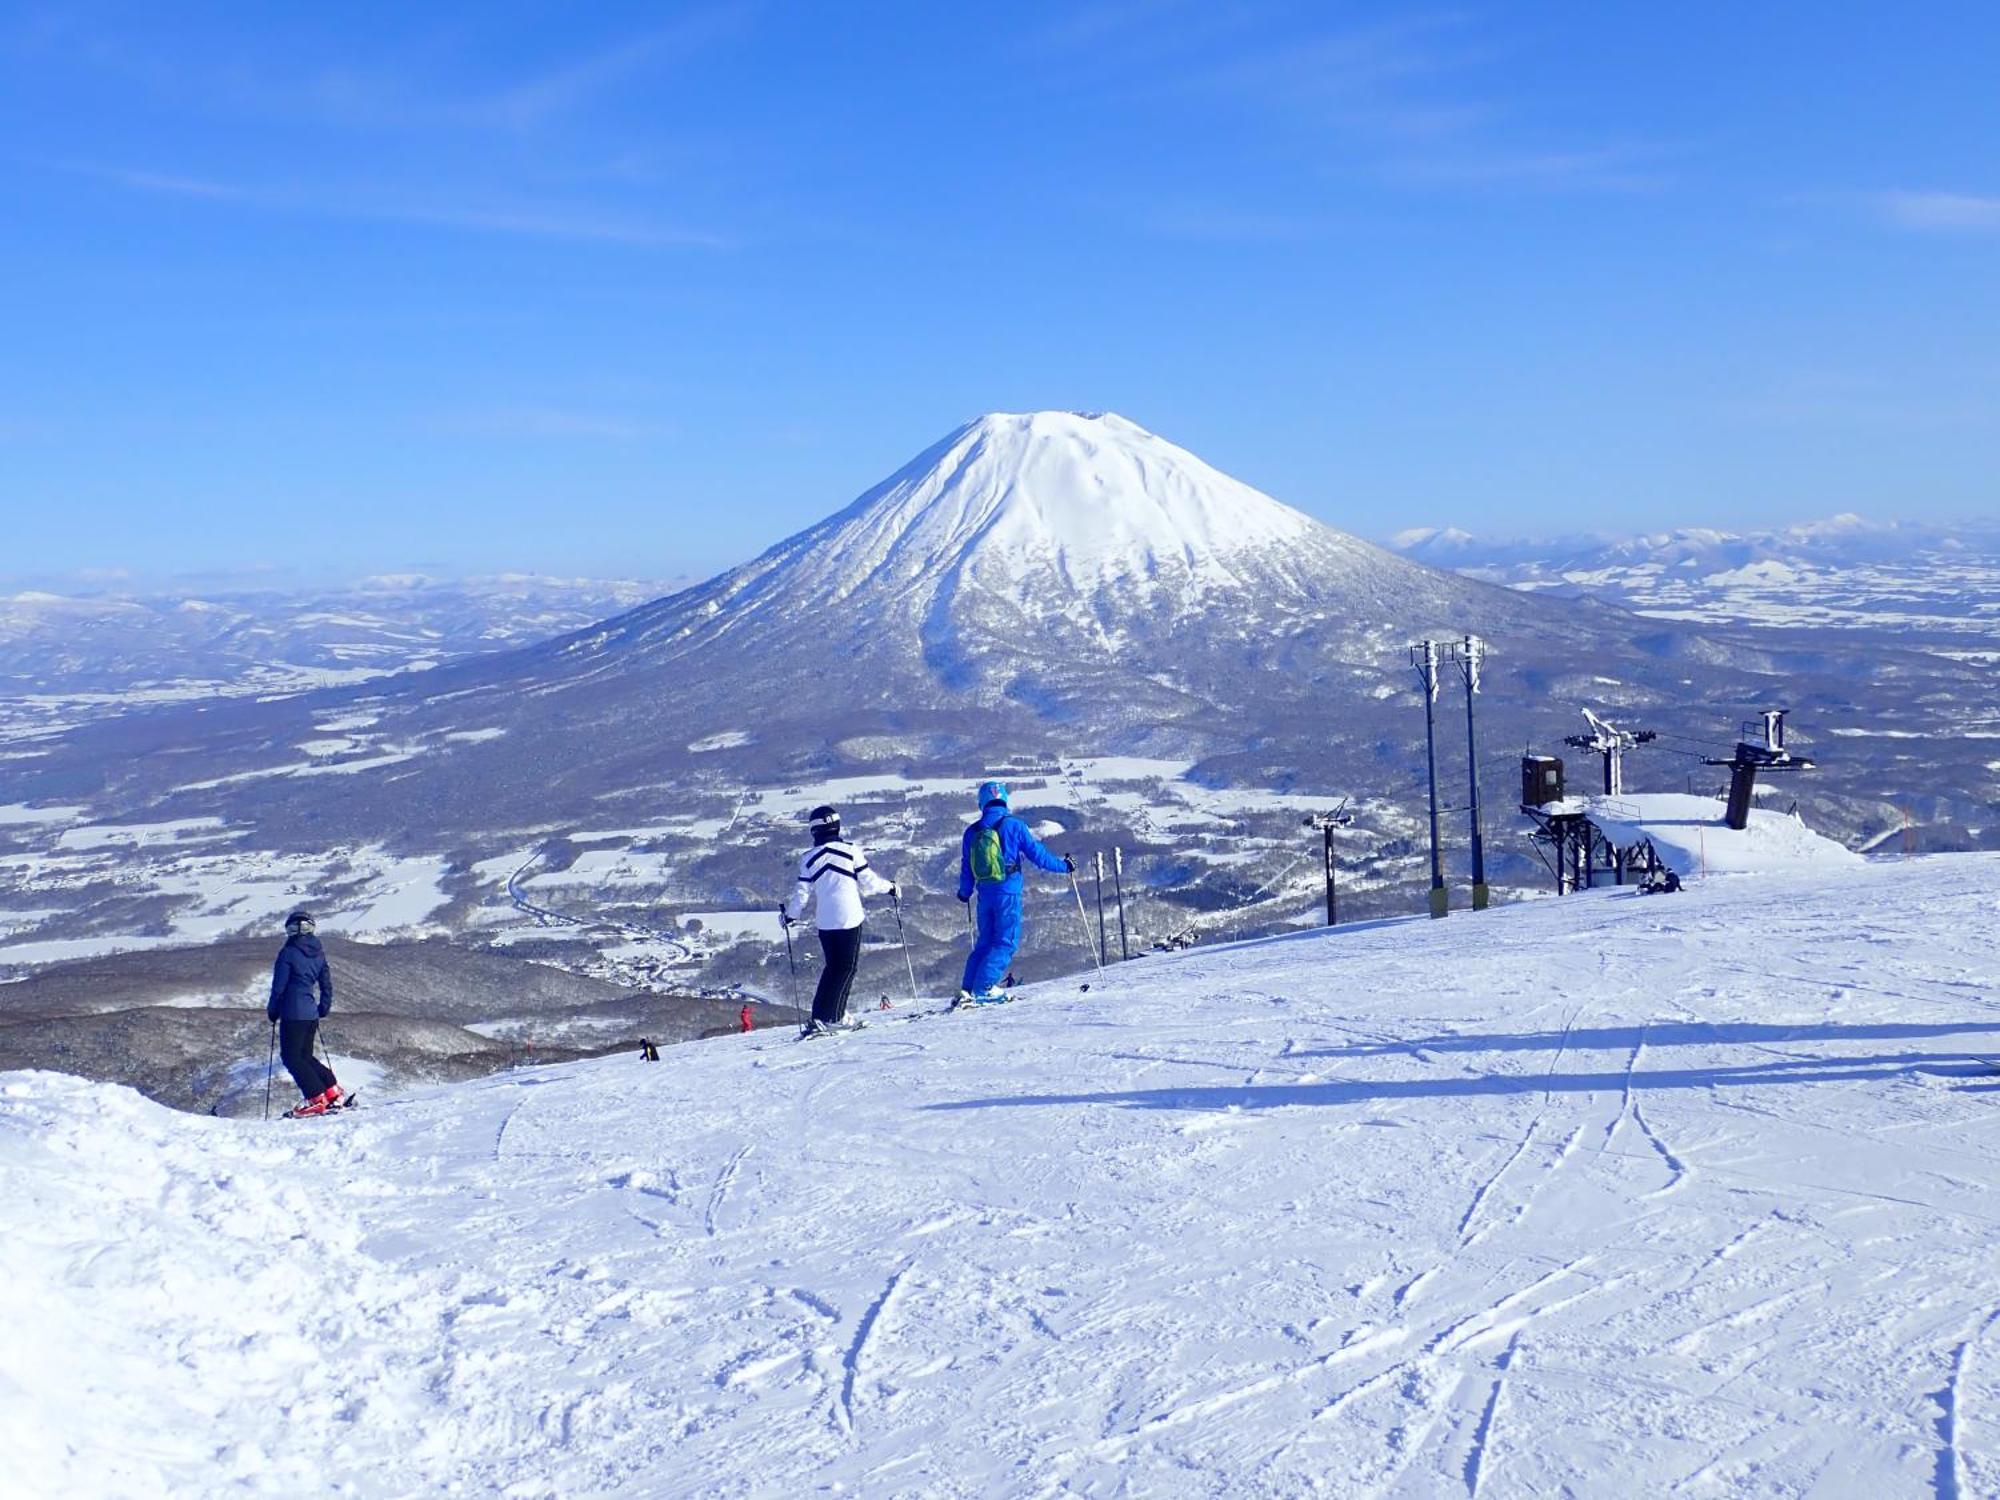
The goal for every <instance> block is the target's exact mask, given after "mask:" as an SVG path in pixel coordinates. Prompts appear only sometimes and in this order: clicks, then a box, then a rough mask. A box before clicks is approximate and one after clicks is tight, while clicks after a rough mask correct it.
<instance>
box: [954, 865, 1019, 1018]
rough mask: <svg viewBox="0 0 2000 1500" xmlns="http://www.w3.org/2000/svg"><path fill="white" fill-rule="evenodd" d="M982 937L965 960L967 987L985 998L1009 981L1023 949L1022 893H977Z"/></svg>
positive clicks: (1000, 888) (989, 889) (997, 888)
mask: <svg viewBox="0 0 2000 1500" xmlns="http://www.w3.org/2000/svg"><path fill="white" fill-rule="evenodd" d="M972 903H973V913H974V916H975V918H976V920H977V922H978V936H977V938H976V939H975V940H974V942H973V944H972V953H971V956H970V957H968V958H967V959H966V960H965V979H964V987H965V988H966V989H968V990H970V991H972V993H973V994H975V995H983V994H985V993H986V992H987V991H988V990H990V989H993V988H995V987H996V986H997V985H998V984H999V983H1000V981H1001V980H1003V979H1005V978H1006V977H1007V967H1008V965H1010V964H1012V963H1013V962H1014V950H1015V949H1016V948H1018V947H1020V946H1021V893H1020V891H1018V890H1010V889H1009V888H1008V887H1006V886H1004V885H983V886H981V887H979V889H978V890H977V891H975V892H974V893H973V897H972Z"/></svg>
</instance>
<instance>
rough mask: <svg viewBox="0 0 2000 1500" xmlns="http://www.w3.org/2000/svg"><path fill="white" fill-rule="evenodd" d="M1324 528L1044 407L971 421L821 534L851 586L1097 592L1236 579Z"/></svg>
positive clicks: (1106, 422)
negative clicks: (1174, 578) (926, 584)
mask: <svg viewBox="0 0 2000 1500" xmlns="http://www.w3.org/2000/svg"><path fill="white" fill-rule="evenodd" d="M1323 529H1324V528H1321V527H1320V526H1319V524H1318V523H1317V522H1315V521H1313V520H1312V519H1311V518H1310V517H1308V516H1305V515H1301V514H1300V513H1299V512H1298V511H1295V510H1292V509H1291V508H1290V507H1288V506H1285V505H1281V504H1280V503H1279V502H1277V501H1276V500H1273V499H1271V498H1270V497H1269V496H1267V495H1263V494H1260V493H1259V492H1258V491H1256V490H1254V489H1251V488H1250V487H1249V486H1248V485H1246V484H1243V483H1241V482H1240V481H1238V480H1235V479H1231V478H1230V477H1229V476H1228V475H1226V474H1223V473H1221V472H1219V471H1218V470H1216V469H1214V468H1211V467H1210V466H1209V465H1208V464H1205V463H1203V462H1202V461H1201V460H1200V459H1199V458H1196V457H1195V456H1194V455H1193V454H1192V453H1189V452H1188V451H1187V450H1186V449H1184V448H1179V447H1176V446H1175V445H1174V444H1172V443H1170V442H1168V441H1166V440H1165V439H1164V438H1161V437H1158V436H1156V435H1154V434H1153V433H1150V432H1148V431H1146V429H1145V428H1143V427H1140V426H1139V425H1138V424H1137V423H1135V422H1131V421H1128V420H1126V419H1125V418H1124V417H1121V416H1118V415H1117V414H1116V413H1112V412H1104V413H1081V412H1065V411H1040V412H1026V413H1012V412H999V413H993V414H990V415H987V416H983V417H980V418H979V419H978V420H976V421H972V422H968V423H966V424H965V425H964V426H963V427H961V428H959V429H958V430H957V431H956V432H953V433H952V434H951V435H950V436H948V437H947V438H945V439H944V441H942V442H940V443H938V444H936V445H934V446H933V447H931V448H929V449H926V450H925V451H924V452H923V453H921V454H919V455H918V456H917V457H916V458H915V459H913V460H912V461H911V462H910V463H908V464H906V465H905V466H904V467H903V468H902V469H900V470H898V471H897V472H896V473H895V474H892V475H891V476H890V477H889V478H888V479H887V480H885V481H883V482H882V483H881V484H880V485H877V486H876V487H875V488H874V489H872V490H870V491H868V492H867V493H866V494H864V495H863V496H861V498H860V499H859V500H857V501H855V502H854V504H853V505H851V506H849V507H848V508H847V509H846V510H845V511H842V512H841V513H840V514H839V515H837V516H834V517H833V518H832V519H831V520H830V521H828V522H827V523H825V524H824V525H823V526H821V527H819V528H815V530H814V531H813V532H811V533H808V536H810V537H811V538H812V541H813V546H812V551H813V553H814V554H822V555H824V556H825V559H826V561H827V563H828V564H830V565H831V569H832V570H837V573H838V575H839V576H840V577H841V578H842V579H844V580H847V581H849V582H853V581H856V580H860V579H864V578H867V577H870V576H874V575H878V574H879V575H886V576H887V577H889V578H893V579H899V580H904V581H910V580H915V579H917V578H919V577H922V576H925V575H934V576H942V575H951V576H953V577H960V578H962V577H964V576H966V575H968V574H970V575H973V576H977V577H979V578H981V579H982V580H984V581H988V582H996V583H997V582H1002V581H1004V580H1014V581H1025V580H1026V579H1029V578H1031V577H1034V576H1036V575H1051V574H1052V575H1054V576H1055V577H1057V578H1059V579H1060V580H1061V581H1062V582H1063V583H1065V584H1067V585H1069V586H1070V587H1072V588H1075V589H1079V590H1082V591H1086V592H1088V591H1092V590H1095V589H1097V588H1099V587H1102V586H1104V585H1106V584H1115V583H1119V582H1123V581H1129V580H1137V579H1152V578H1156V577H1158V576H1160V575H1161V574H1162V573H1164V572H1180V573H1185V574H1186V575H1187V576H1188V577H1190V578H1191V579H1194V580H1199V581H1202V582H1211V583H1212V582H1220V581H1228V580H1231V579H1233V578H1234V576H1235V575H1234V574H1233V573H1232V572H1231V569H1230V566H1229V561H1230V559H1231V558H1233V557H1237V556H1239V555H1242V554H1245V553H1251V552H1255V551H1259V550H1262V549H1266V548H1269V547H1273V546H1281V545H1285V544H1288V543H1293V542H1296V541H1298V540H1299V539H1300V538H1302V537H1304V536H1306V535H1308V534H1310V533H1312V532H1314V531H1316V530H1323ZM808 565H809V566H810V564H808ZM814 570H815V571H826V570H824V569H819V568H815V569H814Z"/></svg>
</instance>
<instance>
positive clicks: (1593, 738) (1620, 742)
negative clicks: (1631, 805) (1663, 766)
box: [1563, 708, 1660, 797]
mask: <svg viewBox="0 0 2000 1500" xmlns="http://www.w3.org/2000/svg"><path fill="white" fill-rule="evenodd" d="M1583 717H1584V720H1585V722H1587V723H1588V724H1589V725H1590V733H1589V734H1571V735H1565V736H1564V737H1563V743H1564V744H1565V745H1570V746H1574V747H1575V748H1576V749H1578V750H1589V751H1592V752H1594V753H1595V754H1597V755H1601V756H1603V757H1604V795H1605V796H1607V797H1622V796H1624V795H1625V752H1626V751H1627V750H1630V749H1631V748H1632V747H1633V746H1634V745H1647V744H1651V743H1652V742H1653V741H1654V740H1656V739H1658V738H1659V737H1660V736H1659V731H1658V730H1655V729H1620V728H1619V727H1618V726H1617V725H1615V724H1611V723H1608V722H1606V721H1605V720H1603V719H1600V718H1599V717H1598V716H1597V715H1596V714H1594V713H1592V712H1591V711H1590V710H1589V709H1587V708H1586V709H1585V710H1584V711H1583Z"/></svg>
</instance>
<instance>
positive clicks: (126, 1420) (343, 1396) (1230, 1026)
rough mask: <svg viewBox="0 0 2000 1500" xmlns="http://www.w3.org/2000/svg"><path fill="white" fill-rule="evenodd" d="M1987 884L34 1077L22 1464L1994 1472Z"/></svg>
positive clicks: (1021, 1476)
mask: <svg viewBox="0 0 2000 1500" xmlns="http://www.w3.org/2000/svg"><path fill="white" fill-rule="evenodd" d="M1996 874H2000V860H1996V859H1994V858H1992V857H1987V856H1954V857H1941V858H1935V859H1927V860H1917V861H1911V862H1907V863H1900V864H1876V865H1860V866H1855V867H1852V868H1837V869H1830V870H1827V871H1825V872H1823V873H1815V874H1811V875H1809V876H1808V875H1806V874H1803V873H1799V874H1794V875H1790V876H1786V877H1772V878H1752V877H1731V878H1728V879H1716V880H1711V881H1707V882H1703V883H1700V884H1698V885H1696V886H1694V887H1692V888H1691V889H1690V890H1689V891H1688V892H1686V893H1684V894H1682V895H1679V896H1662V897H1643V896H1639V895H1637V894H1635V893H1633V892H1631V891H1629V890H1627V891H1618V892H1612V891H1602V892H1597V893H1594V894H1589V895H1583V896H1577V897H1572V898H1567V899H1564V900H1562V901H1541V902H1534V903H1529V904H1526V905H1523V906H1518V907H1509V908H1503V909H1496V910H1494V911H1491V912H1487V913H1484V914H1482V915H1480V916H1479V917H1477V918H1473V917H1470V916H1466V915H1458V916H1454V917H1453V918H1452V919H1451V920H1449V921H1447V922H1441V923H1432V922H1427V921H1423V920H1421V919H1420V920H1416V921H1412V922H1409V923H1391V924H1383V925H1378V926H1375V927H1371V928H1355V929H1349V930H1342V931H1339V932H1336V933H1333V934H1310V935H1301V936H1298V937H1293V938H1288V939H1279V940H1273V941H1269V942H1264V943H1259V944H1254V945H1246V946H1243V947H1239V948H1233V949H1220V950H1214V951H1208V952H1196V953H1191V954H1188V955H1183V956H1179V957H1175V958H1158V959H1146V960H1142V961H1139V962H1135V963H1134V964H1131V965H1129V966H1125V967H1121V968H1118V969H1115V970H1113V971H1111V972H1110V973H1109V974H1108V975H1106V976H1104V978H1103V979H1102V980H1101V981H1100V982H1096V983H1093V986H1092V988H1091V989H1090V991H1089V992H1088V993H1082V992H1080V991H1079V990H1078V989H1077V988H1076V987H1075V986H1074V984H1073V983H1069V982H1055V983H1050V984H1048V985H1045V986H1042V987H1040V988H1038V989H1035V990H1032V991H1031V992H1030V993H1029V995H1028V996H1027V997H1026V998H1025V999H1023V1000H1022V1001H1020V1002H1019V1003H1017V1004H1015V1005H1013V1006H1010V1007H1007V1008H1005V1009H1001V1010H998V1011H992V1012H985V1013H980V1014H976V1015H973V1016H970V1017H962V1016H961V1017H952V1016H945V1017H937V1018H932V1019H926V1020H923V1021H921V1022H917V1023H915V1024H908V1025H905V1024H899V1022H900V1020H901V1016H900V1015H898V1014H895V1013H892V1014H891V1015H889V1016H887V1017H882V1018H880V1019H879V1022H878V1024H877V1025H876V1026H874V1027H873V1028H871V1029H870V1030H868V1031H866V1032H864V1033H861V1034H859V1035H857V1036H853V1037H850V1038H846V1039H843V1040H841V1041H839V1042H834V1043H814V1044H810V1045H805V1046H801V1045H799V1044H797V1043H795V1042H792V1041H790V1040H788V1039H786V1038H783V1037H775V1036H770V1035H753V1036H750V1037H745V1038H741V1039H738V1040H734V1041H723V1042H715V1043H710V1044H706V1045H704V1046H703V1047H701V1048H699V1049H691V1050H689V1051H686V1052H681V1053H677V1054H675V1055H674V1056H673V1059H672V1062H671V1063H670V1064H668V1065H664V1066H646V1065H642V1064H640V1063H638V1062H637V1061H636V1060H634V1059H632V1058H629V1057H620V1058H612V1059H605V1060H601V1061H598V1062H595V1063H589V1064H580V1065H572V1066H565V1067H558V1068H551V1069H541V1070H529V1071H524V1072H521V1073H518V1074H515V1075H512V1076H509V1077H506V1078H501V1079H494V1080H488V1081H485V1082H482V1083H477V1084H468V1085H463V1086H459V1087H456V1088H448V1089H440V1090H437V1091H434V1092H432V1093H429V1094H426V1095H422V1096H419V1097H415V1098H412V1099H410V1100H407V1101H399V1102H396V1103H392V1104H387V1105H380V1106H378V1107H375V1108H372V1109H364V1110H362V1111H358V1112H357V1113H356V1114H354V1115H352V1116H349V1117H346V1118H337V1119H333V1120H327V1121H322V1122H316V1123H313V1122H308V1123H304V1124H297V1125H294V1124H285V1123H272V1124H268V1125H257V1124H251V1123H244V1124H234V1123H230V1122H224V1121H215V1120H207V1119H199V1118H189V1117H184V1116H175V1115H171V1114H169V1113H167V1112H166V1111H163V1110H160V1109H157V1108H155V1107H153V1106H151V1105H147V1104H144V1103H142V1102H141V1101H139V1100H137V1099H136V1098H135V1096H133V1095H131V1094H130V1093H128V1092H126V1091H123V1090H118V1089H113V1088H105V1087H100V1086H93V1085H88V1084H83V1083H80V1082H76V1081H74V1080H69V1079H65V1078H61V1077H59V1076H57V1075H53V1074H12V1075H6V1076H5V1077H0V1201H4V1202H5V1203H6V1204H7V1206H8V1215H9V1223H8V1227H7V1232H6V1234H5V1237H4V1239H0V1326H4V1327H5V1329H6V1331H7V1337H6V1338H5V1339H0V1424H4V1425H0V1490H4V1491H5V1492H6V1493H9V1494H65V1495H71V1494H103V1493H117V1494H162V1495H194V1494H200V1495H204V1496H206V1495H212V1494H216V1493H221V1492H229V1491H242V1492H246V1493H260V1494H261V1493H272V1494H280V1493H282V1494H287V1495H296V1494H300V1493H311V1492H319V1491H321V1490H323V1489H325V1488H327V1487H328V1486H329V1485H332V1486H344V1487H345V1488H344V1492H346V1493H351V1494H354V1495H359V1496H376V1495H381V1496H409V1495H430V1494H439V1493H445V1492H447V1490H448V1489H449V1488H450V1487H452V1486H462V1487H463V1490H464V1492H466V1493H478V1494H486V1493H506V1494H508V1495H514V1496H557V1495H561V1496H568V1495H577V1494H591V1493H607V1492H612V1491H617V1492H621V1493H630V1494H658V1495H687V1494H703V1495H708V1494H714V1495H745V1496H751V1495H754V1496H765V1495H769V1496H781V1495H785V1496H789V1495H799V1494H806V1493H814V1492H820V1491H825V1492H835V1491H840V1492H845V1493H850V1494H865V1495H868V1496H871V1497H877V1496H919V1495H921V1496H937V1495H985V1494H1049V1495H1054V1494H1176V1495H1215V1496H1224V1495H1227V1496H1244V1495H1286V1496H1290V1495H1297V1494H1302V1493H1317V1492H1325V1493H1329V1494H1343V1495H1344V1494H1354V1493H1362V1492H1370V1493H1397V1494H1467V1493H1471V1494H1478V1495H1482V1496H1509V1495H1530V1494H1532V1495H1543V1494H1551V1493H1571V1494H1577V1495H1593V1496H1619V1497H1623V1496H1629V1495H1636V1494H1660V1493H1667V1492H1672V1491H1675V1490H1677V1489H1682V1488H1684V1489H1686V1490H1687V1491H1688V1492H1690V1493H1718V1494H1733V1493H1805V1492H1808V1491H1812V1492H1824V1493H1844V1494H1866V1495H1869V1496H1872V1497H1883V1496H1896V1495H1918V1494H1921V1495H1930V1494H1933V1493H1935V1492H1940V1491H1942V1492H1945V1493H1954V1492H1956V1493H1966V1494H1970V1493H1990V1492H1992V1490H1993V1489H1994V1487H1995V1485H1996V1483H2000V1461H1996V1460H1997V1459H2000V1452H1997V1451H1996V1445H1995V1439H1996V1436H2000V1321H1996V1317H1995V1315H1994V1313H1993V1305H1994V1293H1993V1291H1992V1277H1991V1268H1992V1264H1993V1260H1994V1255H1995V1251H1996V1248H2000V1208H1996V1203H2000V1193H1996V1190H1997V1189H2000V1115H1996V1113H1995V1109H1996V1104H2000V1099H1996V1083H2000V1079H1996V1077H1995V1075H1993V1074H1991V1073H1990V1072H1988V1071H1987V1070H1986V1069H1985V1068H1984V1067H1983V1066H1982V1065H1980V1064H1978V1063H1977V1062H1976V1061H1975V1060H1974V1059H1975V1057H1976V1056H1977V1055H1978V1054H1980V1053H1987V1052H1994V1051H1996V1050H2000V1047H1997V1046H1996V1033H2000V1003H1996V1001H1995V1000H1994V999H1993V998H1991V996H1990V995H1989V994H1988V993H1987V992H1986V990H1985V986H1986V983H1987V981H1988V980H1990V978H1991V976H1992V972H1993V970H1992V964H1991V959H1990V956H1989V954H1988V953H1987V951H1986V947H1985V936H1984V934H1985V930H1986V928H1987V927H1988V926H1989V925H1990V921H1991V917H1992V890H1993V886H1994V878H1995V876H1996ZM870 961H871V962H874V961H877V960H873V959H871V960H870Z"/></svg>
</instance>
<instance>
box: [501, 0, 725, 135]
mask: <svg viewBox="0 0 2000 1500" xmlns="http://www.w3.org/2000/svg"><path fill="white" fill-rule="evenodd" d="M748 17H749V10H748V7H746V6H744V5H741V4H730V5H711V6H705V7H702V8H701V9H698V10H694V11H691V12H689V13H687V14H685V15H682V16H678V17H676V18H675V19H674V20H672V21H669V22H668V23H666V24H665V25H662V26H656V27H654V28H652V29H651V30H648V31H643V32H640V33H638V34H637V35H635V36H630V37H625V38H623V39H621V40H619V41H617V42H614V43H613V44H611V45H610V46H607V47H603V48H600V49H599V50H597V51H595V52H592V53H589V54H587V55H585V56H582V57H578V58H574V59H572V60H570V61H569V62H566V63H562V64H560V65H558V66H556V67H554V68H551V69H549V70H548V71H547V72H545V73H543V74H541V75H540V76H538V77H535V78H530V79H527V80H525V81H523V82H520V83H517V84H514V85H512V86H511V87H509V88H506V89H503V90H502V91H500V92H499V93H497V94H495V95H493V96H491V97H490V98H488V99H485V100H478V101H471V102H470V103H469V107H468V109H467V113H468V115H469V116H470V117H472V118H475V119H479V118H484V119H487V120H490V121H491V122H493V123H496V124H504V125H509V126H513V127H515V128H527V127H530V126H533V125H537V124H539V123H541V122H542V121H544V120H547V119H549V118H551V117H553V116H555V115H559V114H565V113H568V112H569V111H571V110H575V109H578V108H581V107H583V106H585V105H588V104H590V103H593V102H595V101H596V100H598V99H600V98H603V97H604V96H606V95H608V94H611V93H614V92H616V91H617V90H619V89H621V88H625V87H628V86H629V85H631V84H632V83H633V82H634V81H636V80H637V79H639V78H641V77H643V76H645V75H646V74H647V73H649V72H652V71H654V70H657V69H661V68H666V67H672V66H674V65H677V64H685V63H688V62H692V61H693V60H694V59H695V58H697V57H699V56H700V55H701V54H703V53H704V52H706V51H707V50H708V49H709V48H710V47H712V46H715V45H716V44H718V43H720V42H722V41H725V40H727V39H729V38H730V37H732V36H735V35H737V34H739V33H740V32H741V31H742V29H743V26H744V23H745V22H746V21H747V19H748Z"/></svg>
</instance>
